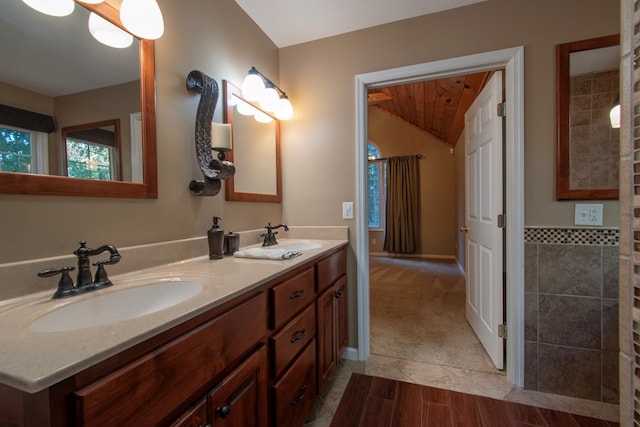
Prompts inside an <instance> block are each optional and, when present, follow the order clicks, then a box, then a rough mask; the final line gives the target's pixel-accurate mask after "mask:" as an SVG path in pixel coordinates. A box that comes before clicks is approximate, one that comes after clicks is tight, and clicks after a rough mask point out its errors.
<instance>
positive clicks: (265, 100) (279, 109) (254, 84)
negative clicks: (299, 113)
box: [242, 67, 293, 120]
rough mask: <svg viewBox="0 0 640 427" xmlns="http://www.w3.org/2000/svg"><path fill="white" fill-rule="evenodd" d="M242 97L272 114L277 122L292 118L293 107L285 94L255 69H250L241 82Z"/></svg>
mask: <svg viewBox="0 0 640 427" xmlns="http://www.w3.org/2000/svg"><path fill="white" fill-rule="evenodd" d="M242 97H243V98H244V99H246V100H247V101H250V102H258V103H259V105H260V108H262V109H263V110H265V111H267V112H269V113H273V114H274V115H275V117H276V118H277V119H278V120H289V119H291V118H292V117H293V106H292V105H291V101H289V98H288V97H287V94H286V93H285V92H284V91H283V90H282V89H280V88H279V87H278V86H277V85H276V84H274V83H273V82H272V81H271V80H269V78H267V76H265V75H264V74H262V73H261V72H260V71H258V70H257V69H256V67H251V69H250V70H249V73H248V74H247V77H245V79H244V81H243V82H242Z"/></svg>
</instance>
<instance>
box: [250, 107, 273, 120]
mask: <svg viewBox="0 0 640 427" xmlns="http://www.w3.org/2000/svg"><path fill="white" fill-rule="evenodd" d="M253 118H254V119H256V122H260V123H269V122H271V120H273V119H272V118H271V116H270V115H268V114H266V113H263V112H262V111H257V110H256V114H255V116H253Z"/></svg>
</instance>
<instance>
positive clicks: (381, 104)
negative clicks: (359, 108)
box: [368, 72, 490, 147]
mask: <svg viewBox="0 0 640 427" xmlns="http://www.w3.org/2000/svg"><path fill="white" fill-rule="evenodd" d="M489 75H490V72H483V73H476V74H468V75H463V76H455V77H446V78H441V79H435V80H427V81H421V82H415V83H408V84H402V85H397V86H389V87H384V88H375V89H370V90H369V94H368V101H369V106H370V107H373V108H378V109H380V110H382V111H384V112H386V113H387V114H390V115H392V116H394V117H396V118H397V119H399V120H402V121H403V122H405V123H407V124H408V125H410V126H413V127H415V128H417V129H419V130H420V131H421V132H425V133H427V134H429V135H430V136H432V137H434V138H436V139H437V140H439V141H440V142H443V143H444V144H447V145H448V146H450V147H455V145H456V142H457V141H458V139H459V138H460V135H461V134H462V131H463V129H464V113H465V112H466V111H467V110H468V109H469V107H470V106H471V104H472V103H473V101H474V100H475V99H476V97H477V96H478V94H479V93H480V91H481V90H482V88H483V87H484V85H485V83H486V81H487V80H488V78H489Z"/></svg>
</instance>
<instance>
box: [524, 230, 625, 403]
mask: <svg viewBox="0 0 640 427" xmlns="http://www.w3.org/2000/svg"><path fill="white" fill-rule="evenodd" d="M618 235H619V230H618V229H579V228H538V227H527V228H526V230H525V310H526V313H525V388H526V389H529V390H537V391H541V392H546V393H555V394H561V395H567V396H573V397H579V398H583V399H590V400H596V401H602V402H607V403H618V254H619V245H618Z"/></svg>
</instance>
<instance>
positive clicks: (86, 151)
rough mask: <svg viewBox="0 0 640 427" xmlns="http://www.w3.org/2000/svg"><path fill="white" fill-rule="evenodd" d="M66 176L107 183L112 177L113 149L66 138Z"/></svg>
mask: <svg viewBox="0 0 640 427" xmlns="http://www.w3.org/2000/svg"><path fill="white" fill-rule="evenodd" d="M66 150H67V176H69V177H71V178H89V179H99V180H102V181H109V180H111V179H112V177H113V176H114V173H113V172H114V167H113V161H112V159H113V147H109V146H106V145H100V144H93V143H90V142H87V141H81V140H75V139H72V138H67V141H66Z"/></svg>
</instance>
